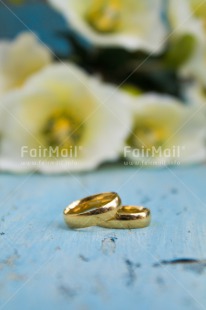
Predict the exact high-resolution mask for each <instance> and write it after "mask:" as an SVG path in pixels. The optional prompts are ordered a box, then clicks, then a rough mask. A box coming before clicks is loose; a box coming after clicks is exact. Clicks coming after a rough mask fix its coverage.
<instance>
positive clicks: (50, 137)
mask: <svg viewBox="0 0 206 310" xmlns="http://www.w3.org/2000/svg"><path fill="white" fill-rule="evenodd" d="M82 131H83V128H82V126H79V122H77V121H76V120H75V119H73V118H72V117H71V116H70V115H69V114H68V113H67V112H66V111H56V112H54V113H53V114H52V115H51V116H50V117H49V118H48V120H47V122H46V125H45V126H44V128H43V129H42V132H41V133H42V135H43V137H44V141H46V144H47V145H48V146H52V147H56V146H58V147H59V148H60V149H68V148H69V147H71V146H75V145H76V144H77V143H79V141H80V139H81V137H82Z"/></svg>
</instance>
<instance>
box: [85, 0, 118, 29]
mask: <svg viewBox="0 0 206 310" xmlns="http://www.w3.org/2000/svg"><path fill="white" fill-rule="evenodd" d="M121 2H122V0H93V2H92V5H91V8H90V10H89V11H88V12H87V14H86V19H87V21H88V23H89V24H90V25H91V26H92V27H93V28H94V29H95V30H97V31H99V32H103V33H112V32H115V31H117V30H118V28H119V26H120V21H121V15H122V3H121Z"/></svg>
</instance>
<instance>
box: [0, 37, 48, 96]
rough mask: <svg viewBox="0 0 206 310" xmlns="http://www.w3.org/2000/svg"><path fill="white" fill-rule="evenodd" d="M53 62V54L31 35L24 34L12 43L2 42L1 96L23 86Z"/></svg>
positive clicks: (0, 48)
mask: <svg viewBox="0 0 206 310" xmlns="http://www.w3.org/2000/svg"><path fill="white" fill-rule="evenodd" d="M51 61H52V57H51V53H50V52H49V51H48V49H47V48H46V47H44V46H43V45H42V44H40V43H39V42H38V40H37V39H36V37H35V36H34V35H33V34H31V33H27V32H25V33H22V34H20V35H19V36H18V37H17V38H16V39H15V40H14V41H12V42H10V41H4V40H2V41H0V94H2V93H5V92H6V91H8V90H10V89H12V88H16V87H19V86H22V85H23V83H24V82H25V80H26V79H27V78H28V77H29V76H31V75H32V74H34V73H35V72H37V71H39V70H40V69H42V68H43V67H45V66H46V65H48V64H49V63H50V62H51Z"/></svg>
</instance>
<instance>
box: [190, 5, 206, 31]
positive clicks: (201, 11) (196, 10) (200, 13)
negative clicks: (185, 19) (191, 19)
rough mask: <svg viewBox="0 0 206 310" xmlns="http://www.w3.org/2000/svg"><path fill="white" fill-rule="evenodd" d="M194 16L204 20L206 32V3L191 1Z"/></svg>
mask: <svg viewBox="0 0 206 310" xmlns="http://www.w3.org/2000/svg"><path fill="white" fill-rule="evenodd" d="M190 1H191V6H192V11H193V14H194V15H195V16H196V17H198V18H200V19H202V22H203V26H204V30H205V32H206V2H203V1H201V0H190Z"/></svg>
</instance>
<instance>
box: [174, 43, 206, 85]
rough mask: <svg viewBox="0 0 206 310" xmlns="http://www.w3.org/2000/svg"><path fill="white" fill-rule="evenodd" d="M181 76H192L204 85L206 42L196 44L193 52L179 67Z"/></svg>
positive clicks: (205, 83)
mask: <svg viewBox="0 0 206 310" xmlns="http://www.w3.org/2000/svg"><path fill="white" fill-rule="evenodd" d="M179 73H180V75H181V76H182V77H183V78H192V79H194V80H197V81H198V82H199V83H200V84H202V85H204V86H206V42H205V43H199V44H197V46H196V48H195V51H194V53H193V54H192V56H191V57H190V58H189V59H188V61H187V62H186V63H184V64H183V66H182V67H181V68H180V72H179Z"/></svg>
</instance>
